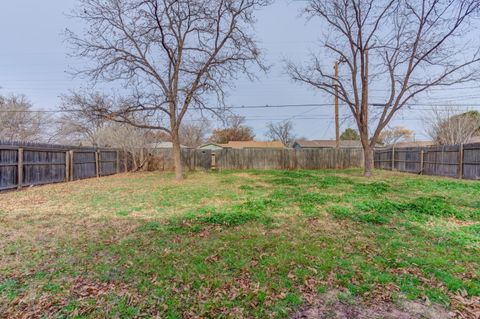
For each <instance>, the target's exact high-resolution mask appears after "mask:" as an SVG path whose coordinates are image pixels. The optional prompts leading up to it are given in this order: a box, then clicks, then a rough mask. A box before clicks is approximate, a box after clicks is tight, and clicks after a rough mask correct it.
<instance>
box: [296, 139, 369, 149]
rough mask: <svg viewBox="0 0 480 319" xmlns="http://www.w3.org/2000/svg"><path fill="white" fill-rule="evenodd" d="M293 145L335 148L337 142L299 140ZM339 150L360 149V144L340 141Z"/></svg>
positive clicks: (358, 142)
mask: <svg viewBox="0 0 480 319" xmlns="http://www.w3.org/2000/svg"><path fill="white" fill-rule="evenodd" d="M294 145H299V146H300V147H302V148H335V147H336V146H337V142H336V141H335V140H311V141H306V140H300V141H295V143H294ZM340 147H341V148H361V147H362V143H361V142H360V141H350V140H348V141H340Z"/></svg>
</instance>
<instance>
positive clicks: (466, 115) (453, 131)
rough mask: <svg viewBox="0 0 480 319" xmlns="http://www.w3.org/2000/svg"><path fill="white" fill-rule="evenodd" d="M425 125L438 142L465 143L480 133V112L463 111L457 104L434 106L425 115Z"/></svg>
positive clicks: (441, 143) (428, 132) (433, 138)
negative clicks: (441, 106)
mask: <svg viewBox="0 0 480 319" xmlns="http://www.w3.org/2000/svg"><path fill="white" fill-rule="evenodd" d="M424 125H425V126H426V130H427V134H428V135H429V136H430V137H431V138H432V140H433V141H435V142H436V143H437V144H440V145H455V144H465V143H468V142H469V141H470V140H471V139H472V137H474V136H476V135H480V114H479V113H478V112H462V111H461V110H460V109H459V108H458V107H455V106H450V107H443V108H434V109H432V111H431V112H429V113H428V115H427V116H425V118H424Z"/></svg>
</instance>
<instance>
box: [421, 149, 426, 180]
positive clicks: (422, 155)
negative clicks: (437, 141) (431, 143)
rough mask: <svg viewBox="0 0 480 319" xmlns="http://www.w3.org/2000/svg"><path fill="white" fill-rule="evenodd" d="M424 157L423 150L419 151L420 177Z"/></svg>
mask: <svg viewBox="0 0 480 319" xmlns="http://www.w3.org/2000/svg"><path fill="white" fill-rule="evenodd" d="M424 157H425V153H424V150H423V149H422V150H421V151H420V175H423V162H424Z"/></svg>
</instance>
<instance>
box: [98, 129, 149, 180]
mask: <svg viewBox="0 0 480 319" xmlns="http://www.w3.org/2000/svg"><path fill="white" fill-rule="evenodd" d="M96 135H97V141H98V144H99V146H100V147H113V148H119V149H121V150H122V151H123V152H125V153H128V154H130V158H131V159H132V164H133V170H134V171H136V170H138V169H140V168H142V167H144V165H145V164H146V160H147V158H146V157H145V156H144V155H145V154H144V149H145V148H147V146H148V145H149V143H150V142H151V140H150V136H149V131H148V130H147V129H140V128H137V127H134V126H132V125H128V124H125V123H111V122H110V123H107V124H106V125H104V126H103V127H102V128H101V129H100V130H99V131H98V132H97V134H96Z"/></svg>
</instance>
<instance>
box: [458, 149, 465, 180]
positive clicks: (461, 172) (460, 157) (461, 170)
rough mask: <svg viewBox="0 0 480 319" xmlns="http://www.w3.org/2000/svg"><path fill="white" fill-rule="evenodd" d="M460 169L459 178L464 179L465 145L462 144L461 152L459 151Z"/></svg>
mask: <svg viewBox="0 0 480 319" xmlns="http://www.w3.org/2000/svg"><path fill="white" fill-rule="evenodd" d="M459 153H460V154H459V160H458V163H459V168H458V178H460V179H463V161H464V149H463V144H460V150H459Z"/></svg>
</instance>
